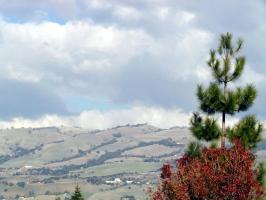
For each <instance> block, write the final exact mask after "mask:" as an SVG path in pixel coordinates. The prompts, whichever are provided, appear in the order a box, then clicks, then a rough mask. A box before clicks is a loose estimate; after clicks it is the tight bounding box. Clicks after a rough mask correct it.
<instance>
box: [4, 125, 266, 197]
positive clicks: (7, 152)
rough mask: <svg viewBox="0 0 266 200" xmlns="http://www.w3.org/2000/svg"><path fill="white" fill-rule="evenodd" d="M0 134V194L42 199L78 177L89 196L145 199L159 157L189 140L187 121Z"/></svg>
mask: <svg viewBox="0 0 266 200" xmlns="http://www.w3.org/2000/svg"><path fill="white" fill-rule="evenodd" d="M0 135H1V137H0V168H1V174H2V176H1V184H0V194H3V198H7V199H14V198H15V197H16V196H17V197H19V196H26V197H29V196H35V197H36V198H37V199H38V198H40V199H41V198H42V197H43V196H41V195H45V199H49V198H51V199H53V198H54V197H55V196H56V195H67V194H68V193H69V192H71V191H72V189H73V187H74V185H75V184H76V183H77V182H78V183H79V184H80V185H81V186H82V188H83V190H84V192H85V196H86V198H88V199H101V198H103V199H104V196H105V195H107V196H108V198H109V199H119V198H123V196H126V195H130V194H132V195H133V196H134V195H135V198H137V199H144V197H145V192H144V191H143V190H144V189H146V188H147V187H148V185H153V184H154V183H156V182H157V181H158V177H159V171H158V170H159V168H160V167H161V166H162V163H164V162H173V163H174V161H175V160H176V159H177V158H178V157H179V156H180V155H181V154H182V153H183V152H184V149H185V146H186V144H187V143H188V142H189V141H192V140H193V138H192V135H191V133H190V131H189V129H188V128H186V127H183V128H182V127H173V128H170V129H160V128H157V127H154V126H151V125H148V124H138V125H126V126H118V127H115V128H110V129H107V130H102V131H101V130H96V131H89V130H86V129H82V128H67V127H59V128H56V127H46V128H21V129H6V130H1V131H0ZM265 136H266V135H265V133H264V134H263V137H264V140H263V142H261V143H260V145H259V146H258V148H257V150H258V152H257V155H258V156H259V158H260V159H266V157H265V151H266V142H265V141H266V140H265V138H266V137H265ZM20 182H23V183H25V184H24V185H23V187H22V185H19V184H21V183H20ZM136 194H137V196H136ZM112 195H114V196H112Z"/></svg>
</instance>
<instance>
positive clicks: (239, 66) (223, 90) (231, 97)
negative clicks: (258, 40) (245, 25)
mask: <svg viewBox="0 0 266 200" xmlns="http://www.w3.org/2000/svg"><path fill="white" fill-rule="evenodd" d="M242 46H243V41H242V40H241V39H238V40H237V42H236V43H235V44H233V41H232V35H231V34H230V33H226V34H222V35H221V37H220V42H219V46H218V48H217V49H216V50H211V51H210V58H209V61H208V62H207V64H208V66H209V68H210V69H211V71H212V76H213V79H214V81H213V82H211V83H210V85H209V86H208V87H207V88H205V87H204V86H202V85H199V86H198V89H197V97H198V100H199V103H200V110H201V111H202V112H203V113H205V114H206V115H207V116H206V117H205V119H204V118H203V117H202V116H201V115H200V114H199V113H194V115H193V117H192V119H191V131H192V133H193V135H194V136H195V137H196V138H197V139H199V140H205V141H207V142H209V141H213V140H216V139H218V138H221V147H222V148H224V147H225V137H227V138H228V139H229V140H231V141H232V140H234V139H235V138H239V139H240V140H241V142H242V143H243V145H244V146H245V147H247V148H253V147H255V146H256V144H257V143H258V142H259V141H260V140H261V136H260V133H261V132H262V125H261V124H260V123H258V121H257V120H256V118H255V117H254V116H247V117H245V118H243V119H242V120H241V121H240V122H239V123H238V124H237V125H235V127H233V128H230V127H227V128H226V124H225V119H226V115H231V116H232V115H234V114H235V113H238V112H241V111H246V110H247V109H248V108H249V107H250V106H251V105H252V104H253V102H254V100H255V98H256V96H257V91H256V89H255V87H254V86H253V85H251V84H249V85H247V86H245V87H242V88H241V87H238V88H235V90H232V89H231V88H229V87H228V86H229V84H230V83H232V82H235V81H236V80H238V79H239V77H240V76H241V74H242V72H243V70H244V66H245V57H244V56H242V55H240V51H241V49H242ZM217 113H221V114H222V128H220V127H219V126H218V124H217V120H216V119H214V117H211V116H212V115H215V114H217Z"/></svg>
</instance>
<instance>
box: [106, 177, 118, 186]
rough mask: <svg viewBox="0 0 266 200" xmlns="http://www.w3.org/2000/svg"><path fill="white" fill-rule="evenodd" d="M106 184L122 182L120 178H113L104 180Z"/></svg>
mask: <svg viewBox="0 0 266 200" xmlns="http://www.w3.org/2000/svg"><path fill="white" fill-rule="evenodd" d="M105 183H106V184H111V185H115V184H120V183H122V180H121V179H120V178H115V179H114V180H113V181H105Z"/></svg>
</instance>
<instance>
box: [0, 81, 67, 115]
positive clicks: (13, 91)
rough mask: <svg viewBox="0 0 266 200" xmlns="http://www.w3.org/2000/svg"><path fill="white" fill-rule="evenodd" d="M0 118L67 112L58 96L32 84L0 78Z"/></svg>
mask: <svg viewBox="0 0 266 200" xmlns="http://www.w3.org/2000/svg"><path fill="white" fill-rule="evenodd" d="M0 93H1V98H0V110H1V112H0V118H1V119H2V120H3V119H4V120H7V119H11V118H13V117H28V118H35V117H40V116H42V115H43V114H44V113H45V114H54V113H57V114H62V115H63V114H68V112H67V110H66V108H65V106H64V103H63V102H62V101H61V100H60V98H59V97H58V96H56V95H55V94H53V93H51V92H49V91H47V90H46V89H44V88H42V87H37V86H35V85H33V84H28V83H21V82H15V81H10V80H3V79H2V80H0Z"/></svg>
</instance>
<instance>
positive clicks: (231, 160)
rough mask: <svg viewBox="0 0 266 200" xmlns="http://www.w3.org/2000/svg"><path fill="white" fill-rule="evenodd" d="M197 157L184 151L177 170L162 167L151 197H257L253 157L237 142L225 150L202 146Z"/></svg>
mask: <svg viewBox="0 0 266 200" xmlns="http://www.w3.org/2000/svg"><path fill="white" fill-rule="evenodd" d="M200 153H201V155H200V156H199V157H191V156H189V155H187V154H185V155H184V156H183V157H182V158H180V159H179V160H177V170H176V171H174V170H173V169H172V168H171V166H170V165H169V164H165V165H164V166H163V167H162V174H161V178H162V182H161V185H160V187H159V188H158V189H157V191H155V192H154V193H153V195H152V199H153V200H259V199H263V197H264V191H263V186H262V185H261V184H260V182H259V181H257V180H256V176H257V172H256V170H255V169H254V162H255V156H254V155H253V154H252V152H251V151H250V150H248V149H245V148H244V147H243V146H242V145H241V144H240V143H239V142H236V143H235V145H234V146H233V147H231V148H229V149H226V148H203V149H201V150H200Z"/></svg>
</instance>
